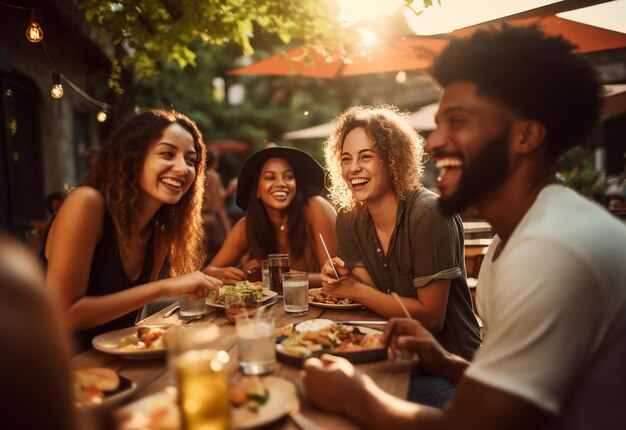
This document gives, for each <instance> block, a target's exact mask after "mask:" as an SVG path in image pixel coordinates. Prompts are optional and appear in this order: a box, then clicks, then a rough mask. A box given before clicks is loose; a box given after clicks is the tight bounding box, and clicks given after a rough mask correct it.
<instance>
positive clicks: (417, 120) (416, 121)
mask: <svg viewBox="0 0 626 430" xmlns="http://www.w3.org/2000/svg"><path fill="white" fill-rule="evenodd" d="M438 107H439V103H432V104H429V105H426V106H424V107H422V108H421V109H419V110H417V111H415V112H413V113H411V114H410V115H409V121H410V122H411V126H413V128H414V129H415V130H418V131H431V130H434V129H435V128H436V127H437V126H436V125H435V113H437V108H438ZM332 129H333V124H332V122H327V123H324V124H320V125H316V126H313V127H308V128H303V129H301V130H295V131H288V132H287V133H283V135H282V136H281V138H282V139H284V140H299V139H315V138H326V137H328V136H329V135H330V132H331V131H332Z"/></svg>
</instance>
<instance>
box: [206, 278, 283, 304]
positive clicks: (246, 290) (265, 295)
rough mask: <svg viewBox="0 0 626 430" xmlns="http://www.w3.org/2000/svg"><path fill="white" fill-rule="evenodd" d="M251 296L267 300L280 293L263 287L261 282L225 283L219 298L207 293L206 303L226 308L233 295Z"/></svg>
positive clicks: (263, 300)
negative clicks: (227, 301)
mask: <svg viewBox="0 0 626 430" xmlns="http://www.w3.org/2000/svg"><path fill="white" fill-rule="evenodd" d="M237 295H238V296H240V297H250V298H251V299H252V300H254V301H260V302H261V303H264V302H267V301H268V300H270V299H273V298H274V297H276V296H277V295H278V293H277V292H276V291H271V290H268V289H267V288H264V287H263V283H261V282H250V281H241V282H237V283H236V284H234V285H224V286H222V287H220V290H219V294H218V295H217V298H216V297H215V294H214V293H212V292H210V293H208V295H207V299H206V304H207V305H209V306H214V307H216V308H224V307H225V305H226V300H227V299H228V298H229V297H233V296H237Z"/></svg>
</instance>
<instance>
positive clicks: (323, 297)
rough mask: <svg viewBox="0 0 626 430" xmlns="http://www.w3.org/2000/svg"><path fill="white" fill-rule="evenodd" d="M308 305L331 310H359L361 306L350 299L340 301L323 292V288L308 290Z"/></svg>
mask: <svg viewBox="0 0 626 430" xmlns="http://www.w3.org/2000/svg"><path fill="white" fill-rule="evenodd" d="M309 304H310V305H313V306H319V307H321V308H331V309H361V308H362V307H363V305H362V304H360V303H357V302H355V301H354V300H350V299H345V298H344V299H340V298H338V297H333V296H331V295H330V294H328V293H326V292H324V290H323V288H311V289H309Z"/></svg>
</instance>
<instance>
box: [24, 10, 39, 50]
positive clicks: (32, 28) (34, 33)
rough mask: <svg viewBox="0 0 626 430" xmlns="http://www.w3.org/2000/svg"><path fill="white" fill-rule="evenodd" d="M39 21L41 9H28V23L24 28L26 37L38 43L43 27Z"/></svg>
mask: <svg viewBox="0 0 626 430" xmlns="http://www.w3.org/2000/svg"><path fill="white" fill-rule="evenodd" d="M40 22H41V10H39V8H36V7H35V8H33V9H31V11H30V25H29V26H28V28H27V29H26V39H28V41H29V42H33V43H38V42H41V41H42V40H43V29H42V28H41V25H39V23H40Z"/></svg>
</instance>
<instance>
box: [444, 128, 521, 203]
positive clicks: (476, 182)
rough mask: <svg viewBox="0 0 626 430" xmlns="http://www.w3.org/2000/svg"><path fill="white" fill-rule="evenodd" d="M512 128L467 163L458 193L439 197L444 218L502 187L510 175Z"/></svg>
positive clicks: (489, 142)
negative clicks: (508, 173) (509, 146)
mask: <svg viewBox="0 0 626 430" xmlns="http://www.w3.org/2000/svg"><path fill="white" fill-rule="evenodd" d="M509 134H510V127H507V128H506V129H505V130H504V131H503V132H502V133H500V134H499V135H498V136H496V137H494V138H493V139H491V140H489V141H487V143H486V144H485V146H483V148H482V149H481V150H480V151H479V152H478V154H476V157H475V158H474V159H473V160H472V161H471V163H467V164H466V163H465V161H464V163H463V167H462V169H463V173H462V174H461V178H460V179H459V184H458V186H457V189H456V191H455V192H454V194H452V195H451V196H448V197H443V196H442V197H440V198H439V207H440V209H441V212H442V213H443V214H444V215H453V214H455V213H459V212H462V211H464V210H465V209H467V208H468V207H469V206H471V205H472V204H474V203H476V200H477V199H478V198H479V197H480V196H481V195H482V194H484V193H486V192H488V191H490V190H491V189H493V188H494V187H495V186H497V185H498V184H500V182H502V180H503V179H504V178H505V177H506V175H507V172H508V164H509V163H508V157H507V152H508V151H507V148H508V143H509Z"/></svg>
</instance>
